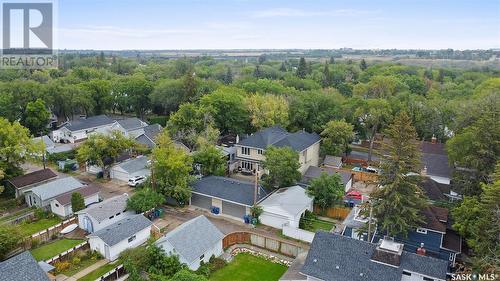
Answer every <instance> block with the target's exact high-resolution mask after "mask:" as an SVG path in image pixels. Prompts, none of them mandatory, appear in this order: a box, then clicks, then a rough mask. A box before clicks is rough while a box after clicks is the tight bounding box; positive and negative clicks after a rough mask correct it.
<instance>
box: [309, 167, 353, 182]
mask: <svg viewBox="0 0 500 281" xmlns="http://www.w3.org/2000/svg"><path fill="white" fill-rule="evenodd" d="M322 173H327V174H328V175H333V174H340V177H341V179H342V182H343V183H344V185H346V184H347V183H348V182H349V180H351V177H352V174H351V173H348V172H343V171H337V170H335V169H333V168H327V167H324V168H320V167H316V166H309V168H307V170H306V172H305V174H304V177H303V178H302V182H303V183H306V184H308V183H309V182H310V181H311V180H312V179H315V178H319V177H320V176H321V174H322Z"/></svg>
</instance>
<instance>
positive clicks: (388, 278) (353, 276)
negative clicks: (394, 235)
mask: <svg viewBox="0 0 500 281" xmlns="http://www.w3.org/2000/svg"><path fill="white" fill-rule="evenodd" d="M376 248H377V245H375V244H372V243H369V242H365V241H361V240H357V239H352V238H349V237H345V236H341V235H338V234H333V233H328V232H323V231H320V232H317V233H316V235H315V237H314V240H313V242H312V244H311V249H310V250H309V253H308V255H307V258H306V261H305V263H304V266H303V267H302V270H301V271H300V272H301V273H303V274H305V275H308V276H313V277H315V278H319V279H322V280H328V281H345V280H349V281H366V280H382V279H383V280H384V281H401V277H402V274H403V271H409V272H416V273H419V274H423V275H426V276H429V277H433V278H439V279H443V280H445V279H446V273H447V271H448V262H447V261H443V260H439V259H435V258H431V257H427V256H420V255H417V254H414V253H410V252H406V251H403V252H402V254H401V258H400V265H399V266H398V267H396V266H390V265H386V264H383V263H379V262H374V261H372V260H371V259H372V255H373V253H374V251H375V250H376Z"/></svg>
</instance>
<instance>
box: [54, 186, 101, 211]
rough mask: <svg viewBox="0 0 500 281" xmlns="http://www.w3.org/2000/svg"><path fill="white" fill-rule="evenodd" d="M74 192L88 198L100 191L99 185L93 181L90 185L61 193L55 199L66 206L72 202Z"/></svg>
mask: <svg viewBox="0 0 500 281" xmlns="http://www.w3.org/2000/svg"><path fill="white" fill-rule="evenodd" d="M73 193H80V194H81V195H82V196H83V198H87V197H90V196H91V195H94V194H96V193H99V186H98V185H95V184H92V183H91V184H89V185H86V186H83V187H80V188H77V189H75V190H72V191H70V192H66V193H64V194H61V195H59V196H57V197H56V198H54V199H55V200H57V202H59V203H60V204H61V205H63V206H66V205H68V204H70V203H71V195H72V194H73Z"/></svg>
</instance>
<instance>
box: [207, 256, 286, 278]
mask: <svg viewBox="0 0 500 281" xmlns="http://www.w3.org/2000/svg"><path fill="white" fill-rule="evenodd" d="M287 269H288V268H287V267H286V266H284V265H281V264H277V263H272V262H270V261H267V260H265V259H263V258H259V257H256V256H252V255H250V254H246V253H242V254H238V255H236V256H235V257H234V259H233V260H232V261H231V262H230V263H229V264H228V265H226V266H225V267H224V268H222V269H220V270H218V271H216V272H214V273H213V274H212V275H211V276H210V279H209V280H210V281H277V280H279V278H280V277H281V275H283V273H285V271H286V270H287Z"/></svg>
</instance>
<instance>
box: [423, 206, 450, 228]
mask: <svg viewBox="0 0 500 281" xmlns="http://www.w3.org/2000/svg"><path fill="white" fill-rule="evenodd" d="M422 215H423V216H424V217H425V218H424V220H425V225H424V227H425V228H427V229H431V230H435V231H439V232H443V233H446V224H447V222H448V210H447V209H445V208H441V207H436V206H432V205H431V206H429V207H427V208H426V209H424V210H422Z"/></svg>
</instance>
